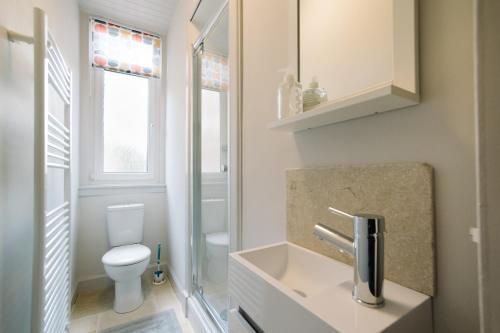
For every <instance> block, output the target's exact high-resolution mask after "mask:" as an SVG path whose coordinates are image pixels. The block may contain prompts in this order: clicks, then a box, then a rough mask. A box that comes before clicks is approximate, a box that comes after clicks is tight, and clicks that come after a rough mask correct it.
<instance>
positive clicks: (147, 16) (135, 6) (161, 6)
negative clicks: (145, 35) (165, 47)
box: [79, 0, 179, 35]
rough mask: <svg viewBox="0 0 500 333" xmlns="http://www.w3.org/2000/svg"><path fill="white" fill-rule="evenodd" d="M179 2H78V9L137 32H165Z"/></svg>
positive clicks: (112, 0)
mask: <svg viewBox="0 0 500 333" xmlns="http://www.w3.org/2000/svg"><path fill="white" fill-rule="evenodd" d="M178 1H179V0H79V2H80V8H81V9H82V10H83V11H85V12H87V13H89V14H91V15H95V16H99V17H102V18H106V19H110V20H112V21H115V22H116V23H121V24H123V25H128V26H130V27H131V28H136V29H138V30H146V31H149V32H153V33H157V34H162V35H163V34H165V33H166V32H167V29H168V26H169V24H170V20H171V19H172V16H173V14H174V11H175V8H176V7H177V3H178Z"/></svg>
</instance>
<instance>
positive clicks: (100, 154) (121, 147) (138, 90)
mask: <svg viewBox="0 0 500 333" xmlns="http://www.w3.org/2000/svg"><path fill="white" fill-rule="evenodd" d="M93 74H94V75H93V76H94V96H93V98H94V113H95V122H94V128H95V130H94V138H95V144H94V152H95V154H94V155H95V158H94V159H95V165H94V173H93V176H92V178H93V180H95V181H122V182H123V181H148V180H149V181H155V180H158V179H159V177H160V176H159V175H158V171H159V165H158V163H159V162H160V161H159V157H160V156H159V155H160V149H159V148H160V147H159V146H160V142H161V141H160V140H161V139H160V131H159V128H160V126H159V122H160V115H159V108H158V96H159V92H158V91H159V85H160V84H159V80H158V79H154V78H147V77H141V76H135V75H129V74H123V73H117V72H112V71H108V70H104V69H101V68H94V69H93Z"/></svg>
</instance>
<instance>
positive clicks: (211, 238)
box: [206, 232, 229, 246]
mask: <svg viewBox="0 0 500 333" xmlns="http://www.w3.org/2000/svg"><path fill="white" fill-rule="evenodd" d="M206 241H207V243H208V244H211V245H218V246H228V245H229V235H228V233H227V232H214V233H211V234H207V235H206Z"/></svg>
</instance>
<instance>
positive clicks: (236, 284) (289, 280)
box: [229, 242, 432, 333]
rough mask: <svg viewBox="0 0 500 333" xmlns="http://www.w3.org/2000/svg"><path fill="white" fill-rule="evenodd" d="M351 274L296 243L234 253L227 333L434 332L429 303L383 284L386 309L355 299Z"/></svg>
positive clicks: (409, 291) (403, 289) (418, 295)
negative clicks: (353, 297) (372, 306)
mask: <svg viewBox="0 0 500 333" xmlns="http://www.w3.org/2000/svg"><path fill="white" fill-rule="evenodd" d="M352 288H353V268H352V267H351V266H348V265H346V264H344V263H341V262H339V261H336V260H334V259H330V258H328V257H325V256H323V255H321V254H318V253H316V252H313V251H310V250H307V249H305V248H302V247H300V246H297V245H295V244H293V243H289V242H284V243H278V244H273V245H270V246H266V247H261V248H257V249H253V250H248V251H242V252H237V253H233V254H231V255H230V259H229V294H230V302H231V304H230V312H229V331H230V332H232V333H234V332H236V333H239V332H241V333H246V332H289V333H294V332H297V333H299V332H300V333H303V332H315V333H327V332H345V333H351V332H352V333H354V332H363V333H371V332H405V333H413V332H415V333H422V332H432V312H431V298H430V297H429V296H427V295H424V294H422V293H419V292H417V291H414V290H412V289H409V288H406V287H403V286H401V285H399V284H397V283H394V282H391V281H388V280H385V281H384V297H385V305H384V306H383V307H380V308H369V307H366V306H363V305H361V304H359V303H357V302H355V301H354V300H353V299H352Z"/></svg>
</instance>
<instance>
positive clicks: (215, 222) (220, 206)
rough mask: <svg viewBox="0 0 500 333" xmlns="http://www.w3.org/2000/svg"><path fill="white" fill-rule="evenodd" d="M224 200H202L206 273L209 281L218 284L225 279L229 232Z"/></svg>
mask: <svg viewBox="0 0 500 333" xmlns="http://www.w3.org/2000/svg"><path fill="white" fill-rule="evenodd" d="M226 207H227V206H226V200H224V199H204V200H203V201H202V216H203V218H202V233H203V234H204V235H205V247H206V259H207V264H206V273H207V277H208V278H209V279H210V281H212V282H214V283H217V284H220V283H225V281H226V279H227V256H228V252H229V234H228V233H227V231H226V230H227V225H226V221H227V219H226V211H227V209H226Z"/></svg>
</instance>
